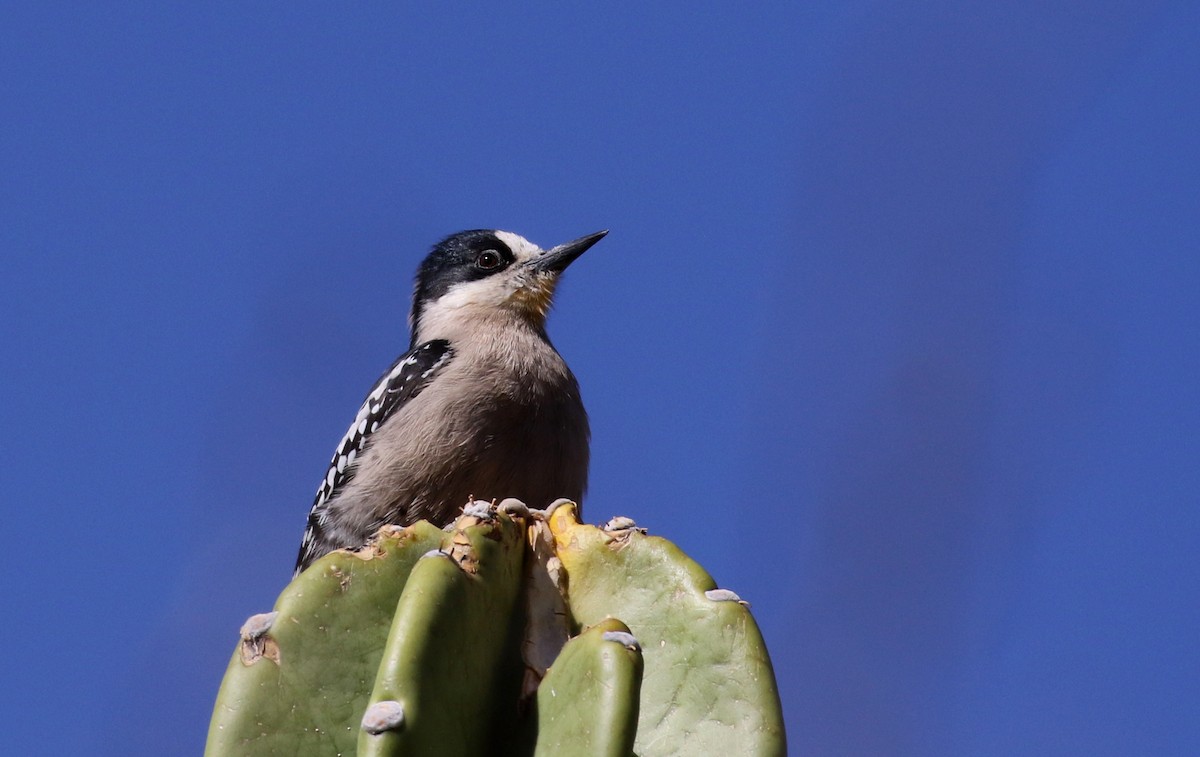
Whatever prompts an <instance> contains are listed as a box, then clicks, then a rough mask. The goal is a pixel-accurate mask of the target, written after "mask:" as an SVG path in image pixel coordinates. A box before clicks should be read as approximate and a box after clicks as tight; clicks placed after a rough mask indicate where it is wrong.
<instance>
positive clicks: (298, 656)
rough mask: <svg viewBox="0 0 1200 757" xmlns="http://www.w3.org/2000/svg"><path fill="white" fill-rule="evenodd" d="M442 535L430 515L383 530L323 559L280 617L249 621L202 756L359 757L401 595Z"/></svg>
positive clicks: (284, 597)
mask: <svg viewBox="0 0 1200 757" xmlns="http://www.w3.org/2000/svg"><path fill="white" fill-rule="evenodd" d="M445 536H446V535H445V533H444V532H443V531H442V530H441V529H438V528H435V527H434V526H431V525H430V524H428V523H425V522H421V523H417V524H415V525H413V526H410V527H408V528H405V529H397V528H390V529H385V530H384V531H383V532H382V533H381V534H380V537H379V538H378V539H376V540H375V541H374V542H373V543H372V544H371V545H370V546H368V547H367V548H365V549H363V550H361V551H360V552H357V553H350V552H345V551H339V552H333V553H331V554H329V555H326V556H325V557H323V558H321V559H320V560H318V561H317V562H316V563H314V564H313V565H312V567H310V568H309V569H308V570H306V571H304V573H302V574H301V575H300V576H298V577H297V578H296V579H295V580H294V581H292V582H291V583H290V584H289V585H288V586H287V588H286V589H284V591H283V593H282V594H281V595H280V597H279V600H278V601H277V602H276V603H275V614H273V615H263V616H255V618H252V619H251V621H247V625H246V626H245V627H244V628H243V641H242V642H241V643H240V644H239V645H238V648H237V650H236V651H235V652H234V654H233V659H232V660H231V661H230V663H229V667H228V669H227V670H226V673H225V679H224V681H223V682H222V684H221V690H220V693H219V694H218V696H217V702H216V706H215V708H214V710H213V717H212V722H211V724H210V726H209V731H208V744H207V747H206V750H205V754H207V755H209V757H225V756H226V755H238V757H251V756H255V755H321V756H322V757H327V756H328V755H335V754H343V755H350V754H353V753H354V747H355V742H356V741H357V738H358V732H359V723H360V721H361V718H362V714H363V710H364V709H365V708H366V706H367V697H368V695H369V694H370V691H371V684H372V682H373V681H374V680H375V674H376V670H377V668H378V667H379V660H380V658H381V657H382V656H383V646H384V641H385V640H386V638H387V634H388V629H389V627H390V626H391V623H392V616H393V615H394V614H395V611H396V602H397V601H398V599H399V597H400V593H401V591H402V590H403V588H404V585H405V581H406V580H407V579H408V576H409V573H410V571H411V570H412V568H413V565H414V564H416V562H417V560H418V559H419V558H420V556H421V555H422V554H424V553H426V552H427V551H429V550H430V549H435V548H437V547H438V546H439V545H440V544H441V543H442V541H443V539H444V538H445Z"/></svg>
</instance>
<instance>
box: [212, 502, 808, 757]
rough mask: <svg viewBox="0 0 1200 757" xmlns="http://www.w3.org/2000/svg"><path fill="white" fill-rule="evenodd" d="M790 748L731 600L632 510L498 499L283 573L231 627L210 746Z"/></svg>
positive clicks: (255, 751)
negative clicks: (585, 516)
mask: <svg viewBox="0 0 1200 757" xmlns="http://www.w3.org/2000/svg"><path fill="white" fill-rule="evenodd" d="M785 752H786V749H785V744H784V732H783V716H782V712H781V710H780V705H779V697H778V694H777V692H776V690H775V681H774V674H773V673H772V670H771V665H770V660H769V658H768V656H767V651H766V648H765V647H764V646H763V643H762V637H761V635H760V634H759V632H758V627H757V626H756V625H755V623H754V619H753V618H752V617H751V616H750V613H749V610H748V609H747V607H746V605H745V603H744V602H742V601H740V600H739V599H738V597H737V596H736V595H735V594H733V593H732V592H729V591H726V590H722V589H718V588H717V587H716V584H715V583H714V582H713V580H712V578H711V577H710V576H709V575H708V574H707V573H705V572H704V570H703V569H701V568H700V567H699V566H698V565H696V563H694V562H692V561H691V560H690V559H688V558H687V556H685V555H684V554H683V553H682V552H681V551H679V549H678V548H677V547H675V546H674V545H672V544H671V543H670V542H668V541H666V540H663V539H660V538H656V537H649V536H646V535H645V534H644V533H643V532H642V531H641V530H639V529H637V528H635V527H634V526H633V524H632V522H629V521H628V520H627V519H614V521H612V522H610V523H609V524H608V525H607V526H606V527H605V528H596V527H594V526H588V525H584V524H581V523H579V522H578V520H577V519H576V516H575V507H574V505H573V504H571V503H567V502H562V503H561V504H560V506H556V507H552V508H551V509H550V510H549V511H548V512H547V513H542V512H540V511H530V510H528V509H526V508H525V507H524V506H523V505H521V504H520V503H518V502H516V501H515V500H507V501H506V502H505V503H502V504H501V507H500V508H499V509H496V508H492V507H488V506H487V505H485V504H484V503H475V504H473V505H472V506H470V507H468V508H467V510H466V514H464V515H463V517H461V518H460V519H459V520H458V521H457V522H456V523H455V524H454V527H453V529H449V530H445V531H444V530H442V529H438V528H435V527H434V526H431V525H429V524H428V523H423V522H422V523H418V524H416V525H413V526H410V527H408V528H403V529H401V528H393V527H389V528H385V529H383V530H382V531H381V532H380V534H379V535H378V536H377V537H376V539H375V540H374V541H373V542H372V543H371V544H370V545H369V546H367V547H366V548H364V549H363V550H360V551H358V552H346V551H342V552H335V553H332V554H330V555H327V556H326V557H324V558H322V559H320V560H318V561H317V562H316V563H314V564H313V565H312V566H311V567H310V568H309V569H308V570H306V571H305V572H304V573H302V574H301V575H300V576H298V577H297V578H296V579H295V580H294V581H292V583H291V584H290V585H289V586H288V587H287V588H286V589H285V590H284V592H283V594H281V595H280V597H279V600H278V602H277V603H276V605H275V610H274V611H273V612H270V613H264V614H262V615H256V616H254V617H252V618H251V619H250V620H248V621H247V622H246V624H245V625H244V626H243V628H242V638H241V641H240V643H239V644H238V646H237V649H236V650H235V652H234V655H233V659H232V660H231V661H230V663H229V668H228V670H227V671H226V673H225V679H224V681H223V683H222V685H221V690H220V692H219V693H218V695H217V702H216V707H215V709H214V711H213V718H212V723H211V725H210V727H209V734H208V745H207V749H206V752H205V753H206V754H207V755H209V757H225V756H226V755H239V756H241V755H246V756H254V755H321V756H322V757H324V756H325V755H350V754H359V755H380V756H383V755H425V754H439V755H475V754H498V755H513V756H514V757H515V756H517V755H520V756H522V757H525V756H527V755H576V754H578V755H606V756H607V755H613V756H614V757H615V756H616V755H631V754H637V755H639V757H653V756H654V755H675V754H720V753H725V754H738V755H753V754H762V755H782V754H784V753H785Z"/></svg>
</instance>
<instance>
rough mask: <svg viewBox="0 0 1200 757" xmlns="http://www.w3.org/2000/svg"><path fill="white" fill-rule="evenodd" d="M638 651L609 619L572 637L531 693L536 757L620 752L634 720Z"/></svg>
mask: <svg viewBox="0 0 1200 757" xmlns="http://www.w3.org/2000/svg"><path fill="white" fill-rule="evenodd" d="M641 684H642V650H641V648H640V647H639V646H638V644H637V642H636V640H635V639H634V638H633V636H632V634H630V633H629V628H628V627H626V625H625V624H624V623H622V622H621V621H619V620H616V619H615V618H610V619H608V620H603V621H601V622H599V623H597V624H596V625H594V626H592V627H591V628H589V629H588V630H587V631H585V632H584V633H582V634H580V635H579V636H576V637H575V638H574V639H571V641H569V642H567V645H566V646H565V647H563V650H562V652H561V653H560V654H559V655H558V658H557V659H556V660H555V661H554V665H552V666H551V667H550V672H549V673H547V675H546V678H545V679H543V680H542V685H541V686H540V687H539V688H538V694H537V726H538V733H537V749H536V751H535V752H534V754H535V756H536V757H557V756H558V755H564V754H570V755H579V756H580V757H591V756H594V757H625V755H629V754H631V750H632V749H633V740H634V736H635V735H636V734H637V725H638V690H639V689H640V688H641Z"/></svg>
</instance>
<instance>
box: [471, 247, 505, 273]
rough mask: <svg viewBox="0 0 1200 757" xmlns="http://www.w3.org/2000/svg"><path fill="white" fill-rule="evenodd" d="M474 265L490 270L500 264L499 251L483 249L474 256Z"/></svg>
mask: <svg viewBox="0 0 1200 757" xmlns="http://www.w3.org/2000/svg"><path fill="white" fill-rule="evenodd" d="M475 265H476V267H478V268H482V269H483V270H485V271H490V270H492V269H493V268H496V267H497V266H499V265H500V253H498V252H496V251H495V250H484V251H483V252H481V253H479V256H478V257H476V258H475Z"/></svg>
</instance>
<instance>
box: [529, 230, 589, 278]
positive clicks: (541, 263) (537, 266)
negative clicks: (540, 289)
mask: <svg viewBox="0 0 1200 757" xmlns="http://www.w3.org/2000/svg"><path fill="white" fill-rule="evenodd" d="M607 233H608V229H605V230H604V231H597V232H596V233H595V234H588V235H587V236H586V237H580V238H579V239H576V240H575V241H573V242H567V243H566V244H560V245H559V246H558V247H554V248H551V249H549V250H546V251H545V252H543V253H542V254H541V255H538V256H537V257H536V258H534V259H533V260H531V261H530V263H529V264H530V265H531V266H532V267H533V268H534V270H537V271H545V272H547V273H562V272H563V271H564V270H566V268H567V266H569V265H571V263H572V262H574V260H575V258H577V257H579V256H580V255H582V254H583V253H585V252H587V249H588V248H589V247H591V246H592V245H594V244H595V243H596V242H599V241H600V240H601V239H603V238H604V235H605V234H607Z"/></svg>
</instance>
